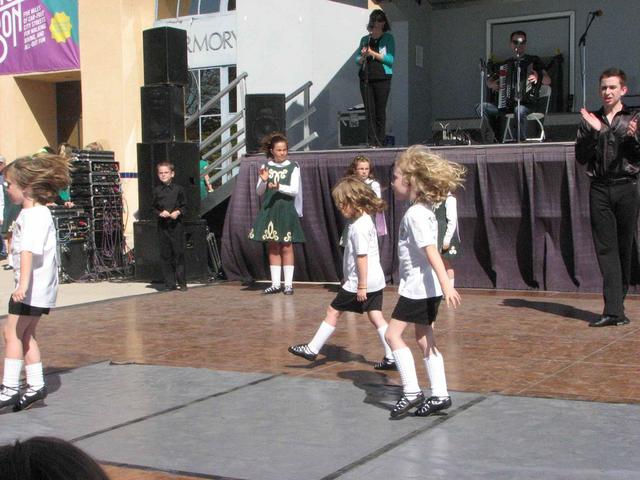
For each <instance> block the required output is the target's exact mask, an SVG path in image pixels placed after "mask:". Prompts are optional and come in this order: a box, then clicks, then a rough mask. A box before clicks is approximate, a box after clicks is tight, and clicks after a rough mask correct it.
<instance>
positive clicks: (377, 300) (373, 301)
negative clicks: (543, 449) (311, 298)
mask: <svg viewBox="0 0 640 480" xmlns="http://www.w3.org/2000/svg"><path fill="white" fill-rule="evenodd" d="M331 307H332V308H335V309H336V310H338V311H339V312H354V313H364V312H371V311H375V310H382V290H378V291H375V292H367V299H366V300H365V301H364V302H359V301H358V299H357V298H356V294H355V293H351V292H347V291H346V290H345V289H344V288H340V291H339V292H338V295H336V298H334V299H333V302H331Z"/></svg>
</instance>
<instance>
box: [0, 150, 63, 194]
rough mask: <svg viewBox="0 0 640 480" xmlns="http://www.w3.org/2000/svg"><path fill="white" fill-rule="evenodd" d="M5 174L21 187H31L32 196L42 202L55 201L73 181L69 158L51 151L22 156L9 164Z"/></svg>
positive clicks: (24, 188)
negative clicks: (60, 192)
mask: <svg viewBox="0 0 640 480" xmlns="http://www.w3.org/2000/svg"><path fill="white" fill-rule="evenodd" d="M4 174H5V177H7V176H8V177H11V179H12V180H13V181H14V182H16V184H17V185H18V186H19V187H20V188H21V189H23V190H26V189H29V194H30V196H31V198H33V199H34V200H35V201H36V202H38V203H40V204H45V203H48V202H51V201H53V200H54V199H55V198H56V196H57V195H58V192H59V191H60V190H63V189H65V188H67V187H68V186H69V184H70V183H71V177H70V176H69V162H68V161H67V159H66V158H64V157H62V156H60V155H52V154H50V153H39V154H37V155H34V156H32V157H20V158H18V159H17V160H15V161H13V162H11V163H10V164H9V165H7V168H6V169H5V173H4Z"/></svg>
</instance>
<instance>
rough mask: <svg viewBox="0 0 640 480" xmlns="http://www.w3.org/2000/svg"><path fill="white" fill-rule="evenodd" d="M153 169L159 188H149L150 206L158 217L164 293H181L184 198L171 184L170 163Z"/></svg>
mask: <svg viewBox="0 0 640 480" xmlns="http://www.w3.org/2000/svg"><path fill="white" fill-rule="evenodd" d="M156 168H157V173H158V179H160V185H158V186H156V187H155V188H154V189H153V200H152V203H151V205H152V206H153V209H154V212H155V213H156V214H157V215H158V241H159V245H160V258H161V260H162V274H163V276H164V290H165V291H166V290H175V289H176V288H177V289H178V290H181V291H185V290H186V289H187V283H186V279H185V272H184V251H185V239H184V225H183V224H182V217H183V216H184V214H185V212H186V206H187V202H186V197H185V194H184V189H183V188H182V187H181V186H180V185H177V184H176V183H174V182H173V177H174V176H175V170H174V166H173V164H172V163H169V162H161V163H158V165H157V167H156ZM176 284H177V286H176Z"/></svg>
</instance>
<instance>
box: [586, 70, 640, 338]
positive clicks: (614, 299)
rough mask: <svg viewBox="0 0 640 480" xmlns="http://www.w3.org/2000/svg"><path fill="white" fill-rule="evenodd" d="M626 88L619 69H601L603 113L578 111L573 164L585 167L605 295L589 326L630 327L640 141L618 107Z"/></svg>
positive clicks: (632, 120)
mask: <svg viewBox="0 0 640 480" xmlns="http://www.w3.org/2000/svg"><path fill="white" fill-rule="evenodd" d="M626 83H627V77H626V75H625V73H624V72H623V71H622V70H618V69H617V68H610V69H608V70H605V71H604V72H602V74H601V75H600V98H601V100H602V108H600V109H599V110H597V111H595V112H589V111H587V110H586V109H584V108H583V109H581V110H580V113H581V114H582V123H581V125H580V128H579V129H578V138H577V140H576V160H577V161H578V163H581V164H583V165H586V167H587V175H588V176H589V177H590V178H591V188H590V190H589V212H590V214H591V230H592V232H593V244H594V246H595V250H596V256H597V258H598V265H599V266H600V271H601V272H602V280H603V282H602V293H603V295H604V311H603V313H602V316H601V317H600V318H599V319H598V320H596V321H594V322H591V323H590V324H589V326H590V327H605V326H609V325H626V324H627V323H629V319H628V318H627V317H626V315H625V314H624V297H625V296H626V294H627V290H628V289H629V279H630V275H631V254H632V249H633V239H634V236H635V232H636V227H637V224H638V211H639V209H640V194H639V193H638V173H639V172H640V137H639V136H638V118H637V117H636V115H635V114H633V113H632V112H630V111H629V109H628V108H627V107H625V105H624V104H623V103H622V97H623V95H625V94H626V93H627V85H626Z"/></svg>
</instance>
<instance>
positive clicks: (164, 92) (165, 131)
mask: <svg viewBox="0 0 640 480" xmlns="http://www.w3.org/2000/svg"><path fill="white" fill-rule="evenodd" d="M143 49H144V86H143V87H141V90H140V97H141V98H140V100H141V101H140V103H141V110H142V143H138V199H139V210H138V219H139V220H138V221H137V222H135V223H134V229H133V234H134V241H135V252H136V270H135V272H136V273H135V275H136V279H137V280H143V281H156V280H157V281H160V280H162V274H161V265H160V257H159V254H158V239H157V215H156V213H155V212H154V211H153V208H152V205H151V201H152V197H153V189H154V188H155V187H156V185H158V184H159V182H160V181H159V180H158V176H157V174H156V168H157V165H158V163H161V162H167V161H168V162H171V163H172V164H173V165H174V166H175V173H176V175H175V177H174V179H173V181H174V182H176V183H177V184H178V185H181V186H182V188H184V192H185V195H186V200H187V213H186V215H185V218H184V219H183V222H184V224H185V231H186V232H187V233H186V235H187V239H186V240H187V254H186V255H185V261H186V265H185V266H186V276H187V279H189V280H192V279H195V278H203V277H205V276H206V275H207V273H208V272H207V262H206V255H207V249H206V233H207V232H206V222H204V221H202V220H200V217H199V212H200V188H199V181H200V172H199V159H200V149H199V146H198V144H197V143H194V142H186V141H185V126H184V116H185V108H184V87H185V85H186V84H187V83H188V75H189V72H188V68H187V32H186V30H182V29H178V28H171V27H157V28H151V29H149V30H145V31H144V32H143ZM201 256H204V258H205V261H204V262H203V261H202V260H201V258H200V257H201Z"/></svg>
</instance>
